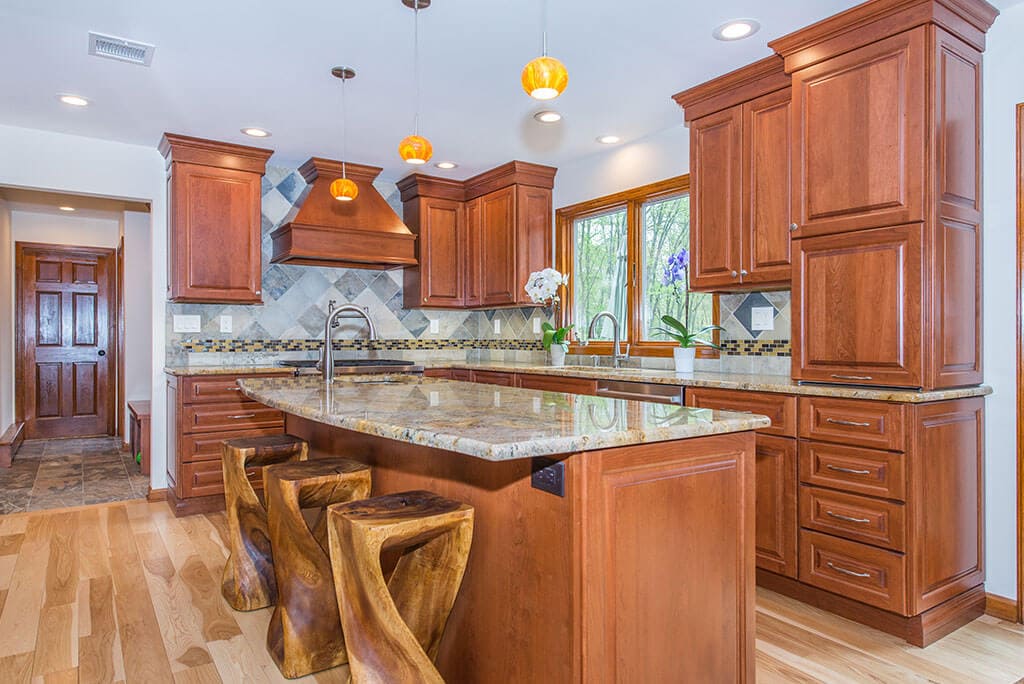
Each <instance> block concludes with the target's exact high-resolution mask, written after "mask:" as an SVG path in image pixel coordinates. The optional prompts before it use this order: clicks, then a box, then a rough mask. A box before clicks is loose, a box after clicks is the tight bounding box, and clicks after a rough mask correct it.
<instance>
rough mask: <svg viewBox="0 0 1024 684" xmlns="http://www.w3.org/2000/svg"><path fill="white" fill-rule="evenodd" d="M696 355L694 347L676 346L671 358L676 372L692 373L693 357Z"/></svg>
mask: <svg viewBox="0 0 1024 684" xmlns="http://www.w3.org/2000/svg"><path fill="white" fill-rule="evenodd" d="M696 356H697V349H696V348H695V347H676V348H675V349H673V350H672V359H673V360H674V361H675V362H676V373H692V372H693V359H694V358H695V357H696Z"/></svg>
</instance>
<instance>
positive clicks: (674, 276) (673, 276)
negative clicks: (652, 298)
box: [661, 249, 690, 285]
mask: <svg viewBox="0 0 1024 684" xmlns="http://www.w3.org/2000/svg"><path fill="white" fill-rule="evenodd" d="M689 267H690V253H689V252H688V251H687V250H686V249H681V250H679V252H678V253H676V254H671V255H669V257H668V265H667V267H666V268H665V271H664V273H662V276H661V284H662V285H673V284H675V283H679V282H681V283H684V284H685V283H686V271H687V269H689Z"/></svg>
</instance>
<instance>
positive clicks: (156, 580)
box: [0, 501, 1024, 684]
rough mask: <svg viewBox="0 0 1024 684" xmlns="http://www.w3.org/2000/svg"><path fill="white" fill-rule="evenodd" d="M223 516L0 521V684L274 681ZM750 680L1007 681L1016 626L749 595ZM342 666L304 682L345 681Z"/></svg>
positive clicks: (135, 510)
mask: <svg viewBox="0 0 1024 684" xmlns="http://www.w3.org/2000/svg"><path fill="white" fill-rule="evenodd" d="M224 528H225V517H224V515H223V514H213V515H208V516H202V515H199V516H192V517H189V518H181V519H176V518H174V516H173V515H172V514H171V512H170V510H169V509H168V508H167V506H166V505H164V504H149V503H146V502H144V501H135V502H120V503H114V504H105V505H98V506H87V507H81V508H74V509H60V510H54V511H47V512H38V513H19V514H13V515H6V516H0V683H3V684H9V683H10V684H14V683H18V682H32V683H33V684H34V683H35V682H44V683H49V682H82V683H83V684H92V683H93V682H120V681H124V682H141V683H145V684H153V683H158V682H177V683H185V682H189V683H191V682H195V683H205V682H221V681H223V682H228V683H229V684H234V683H236V682H239V683H241V682H245V683H249V682H283V681H287V680H284V679H283V678H282V677H281V676H280V674H279V673H278V671H277V668H276V666H275V665H274V663H273V661H272V660H271V659H270V656H269V655H268V654H267V652H266V649H265V648H264V638H265V634H266V627H267V622H268V620H269V619H270V611H269V610H262V611H256V612H253V613H236V612H234V611H232V610H231V609H230V608H228V607H227V605H226V604H225V603H224V602H223V600H222V599H221V597H220V573H221V568H222V567H223V563H224V559H225V558H226V555H227V554H226V550H225V547H224V541H223V540H224V531H225V530H224ZM757 676H758V681H759V682H828V683H829V684H834V683H840V682H956V683H958V684H959V683H962V682H1015V681H1017V680H1019V679H1020V678H1021V677H1022V676H1024V627H1022V626H1021V625H1013V624H1009V623H1005V622H1000V621H999V620H995V619H992V618H988V617H984V618H981V619H979V620H976V621H975V622H974V623H972V624H970V625H968V626H967V627H965V628H963V629H961V630H959V631H958V632H956V633H954V634H952V635H950V636H948V637H946V638H945V639H943V640H941V641H939V642H938V643H936V644H933V645H932V646H929V647H928V648H926V649H916V648H914V647H912V646H908V645H907V644H904V643H903V642H901V641H899V640H898V639H895V638H893V637H889V636H887V635H884V634H881V633H879V632H875V631H873V630H870V629H868V628H866V627H862V626H860V625H857V624H854V623H852V622H848V621H846V620H842V619H840V618H837V617H835V616H832V615H829V614H827V613H823V612H821V611H818V610H815V609H813V608H809V607H807V606H805V605H803V604H801V603H798V602H796V601H791V600H790V599H787V598H784V597H782V596H779V595H777V594H773V593H771V592H767V591H759V592H758V613H757ZM347 677H348V672H347V670H346V668H339V669H337V670H332V671H329V672H325V673H321V674H318V675H316V676H315V677H307V678H305V680H296V681H309V682H345V681H346V680H347Z"/></svg>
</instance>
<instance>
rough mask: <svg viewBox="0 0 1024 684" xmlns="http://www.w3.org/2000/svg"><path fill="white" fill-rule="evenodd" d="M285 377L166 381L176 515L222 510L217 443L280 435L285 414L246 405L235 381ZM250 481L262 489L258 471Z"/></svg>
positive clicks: (170, 481)
mask: <svg viewBox="0 0 1024 684" xmlns="http://www.w3.org/2000/svg"><path fill="white" fill-rule="evenodd" d="M286 375H288V373H287V372H282V373H277V374H275V373H263V374H258V375H256V374H252V375H216V376H209V375H194V376H175V375H168V376H167V485H168V487H167V492H168V497H167V498H168V501H169V502H170V504H171V508H172V509H173V510H174V512H175V515H179V516H181V515H191V514H192V513H199V512H208V511H216V510H222V509H223V508H224V480H223V473H222V469H221V452H220V444H221V442H222V441H224V440H225V439H237V438H240V437H263V436H267V435H278V434H282V433H284V414H282V413H281V412H280V411H278V410H277V409H272V408H270V407H267V406H264V405H263V404H260V403H258V402H255V401H249V400H248V399H246V398H245V397H244V396H243V395H242V394H241V391H240V389H239V387H238V384H237V381H238V380H239V379H240V378H246V377H273V376H278V377H283V376H286ZM250 479H251V480H252V481H253V483H254V485H256V486H262V484H261V483H262V480H261V476H260V471H259V469H253V471H252V473H250Z"/></svg>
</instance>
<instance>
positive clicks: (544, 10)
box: [540, 0, 548, 57]
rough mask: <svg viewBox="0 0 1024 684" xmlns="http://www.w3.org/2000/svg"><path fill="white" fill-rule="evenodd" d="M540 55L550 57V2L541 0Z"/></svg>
mask: <svg viewBox="0 0 1024 684" xmlns="http://www.w3.org/2000/svg"><path fill="white" fill-rule="evenodd" d="M540 31H541V33H540V35H541V45H540V53H541V54H542V55H543V56H545V57H547V56H548V0H540Z"/></svg>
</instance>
